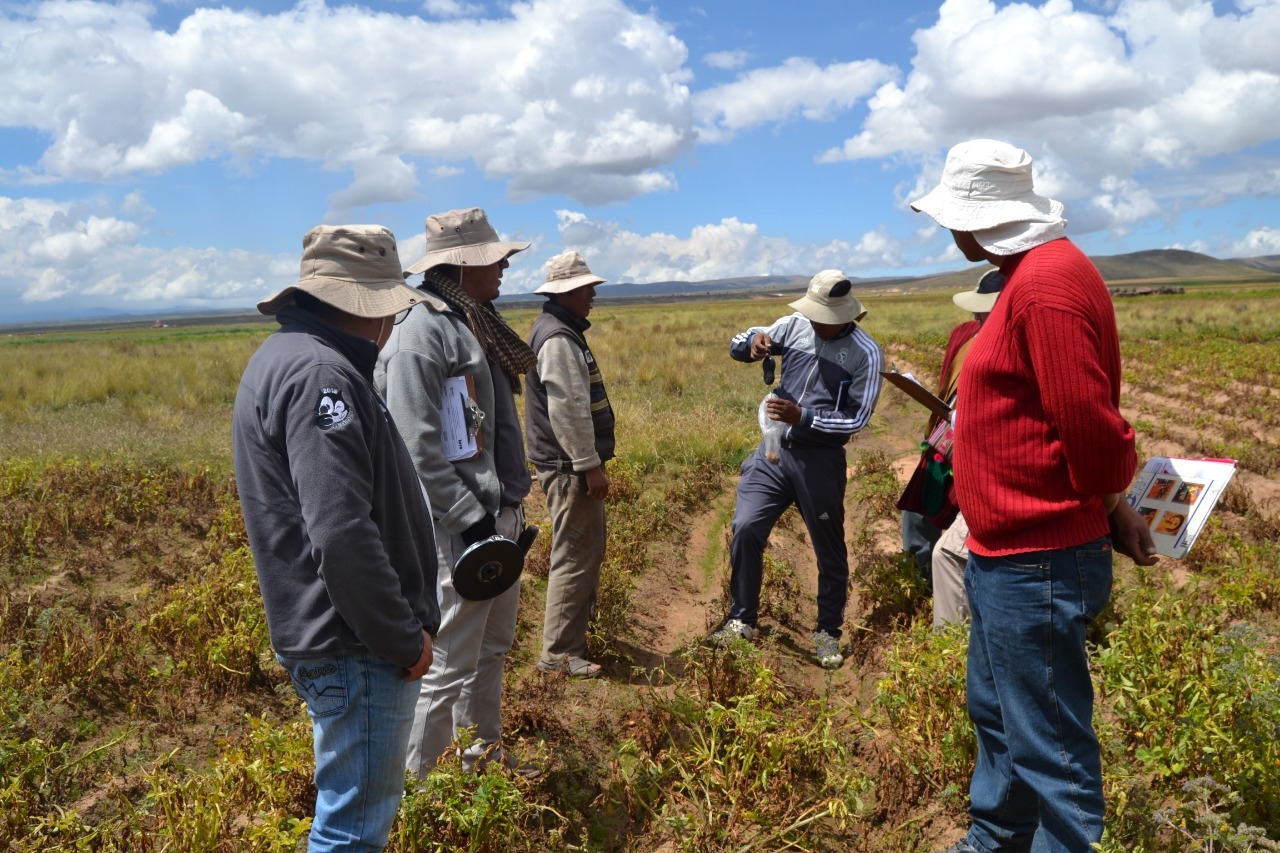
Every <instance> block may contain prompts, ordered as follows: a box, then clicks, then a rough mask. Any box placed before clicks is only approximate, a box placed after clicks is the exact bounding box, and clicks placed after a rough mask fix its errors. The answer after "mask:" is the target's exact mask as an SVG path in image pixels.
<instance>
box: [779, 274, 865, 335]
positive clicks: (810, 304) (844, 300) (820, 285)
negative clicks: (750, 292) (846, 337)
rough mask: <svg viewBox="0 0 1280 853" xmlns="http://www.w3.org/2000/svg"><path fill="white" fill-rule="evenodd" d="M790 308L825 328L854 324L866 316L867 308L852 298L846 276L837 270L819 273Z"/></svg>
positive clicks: (850, 284) (855, 298) (850, 285)
mask: <svg viewBox="0 0 1280 853" xmlns="http://www.w3.org/2000/svg"><path fill="white" fill-rule="evenodd" d="M790 307H792V308H794V309H796V310H797V311H799V312H800V313H801V314H803V315H804V316H805V317H807V318H808V319H810V320H811V321H813V322H814V323H827V324H829V325H836V324H843V323H856V322H858V321H860V320H861V319H862V318H863V317H865V316H867V309H866V308H863V307H862V303H861V302H859V301H858V297H856V296H854V295H853V284H852V283H851V282H850V281H849V277H848V276H846V275H845V274H844V273H842V272H840V270H823V271H822V272H820V273H818V274H817V275H815V276H814V277H813V278H811V279H810V280H809V289H808V290H807V291H805V294H804V296H803V297H801V298H800V299H797V300H796V301H795V302H792V303H791V306H790Z"/></svg>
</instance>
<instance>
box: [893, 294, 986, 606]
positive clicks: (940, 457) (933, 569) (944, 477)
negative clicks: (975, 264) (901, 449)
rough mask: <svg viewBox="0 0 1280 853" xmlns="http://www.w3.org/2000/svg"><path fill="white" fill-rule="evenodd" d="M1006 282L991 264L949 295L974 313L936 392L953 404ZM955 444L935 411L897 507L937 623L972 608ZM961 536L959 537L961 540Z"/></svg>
mask: <svg viewBox="0 0 1280 853" xmlns="http://www.w3.org/2000/svg"><path fill="white" fill-rule="evenodd" d="M1003 286H1004V275H1003V274H1002V273H1001V272H1000V271H999V270H995V269H991V270H987V271H986V272H984V273H983V274H982V277H981V278H979V279H978V286H977V287H975V288H974V289H973V290H962V291H960V292H959V293H957V294H955V295H954V296H952V297H951V301H952V302H954V303H955V304H956V307H957V308H961V309H963V310H965V311H968V312H970V313H971V314H973V319H972V320H967V321H965V322H963V323H960V324H959V325H957V326H956V327H955V328H953V329H952V330H951V334H950V335H949V336H948V338H947V348H946V351H945V352H944V354H943V357H942V370H941V375H940V376H939V378H938V392H937V397H938V398H939V399H941V400H945V401H947V402H948V403H950V404H951V405H952V407H953V408H954V406H955V403H956V389H957V388H958V387H959V384H960V370H961V368H962V367H964V359H965V356H966V355H967V354H968V352H969V347H970V346H971V345H972V343H973V339H974V338H975V337H976V336H977V334H978V330H979V329H981V328H982V324H983V323H984V322H986V319H987V316H988V315H990V314H991V309H992V308H993V307H994V306H995V304H996V298H997V297H998V296H999V295H1000V288H1001V287H1003ZM944 420H946V423H945V424H944V423H943V421H944ZM935 445H937V446H935ZM951 445H952V430H951V424H950V418H946V419H944V418H943V417H942V416H941V415H936V414H935V415H932V416H931V417H930V418H929V422H928V425H927V426H926V427H925V431H924V440H923V441H922V442H921V443H920V447H921V453H920V461H919V463H918V464H917V465H916V470H915V472H914V473H913V474H912V475H911V479H910V481H909V482H908V483H907V486H906V488H905V489H903V491H902V496H901V497H900V498H899V499H898V509H900V510H902V547H903V550H905V551H907V552H908V553H910V554H911V555H912V556H914V557H915V559H916V565H917V566H918V567H919V569H920V575H921V577H922V578H924V579H925V580H926V581H928V582H929V585H930V587H931V588H932V590H933V613H934V623H933V624H934V626H935V627H936V626H939V625H941V624H943V623H945V622H956V621H960V619H961V618H962V617H965V616H967V615H968V613H969V606H968V604H966V603H965V600H964V577H963V573H964V564H965V562H966V561H967V560H968V558H969V551H968V549H967V548H964V538H963V537H965V536H968V535H969V528H968V527H967V526H966V525H965V523H964V517H963V516H962V515H960V507H959V505H958V504H957V503H956V495H955V483H954V478H953V476H952V473H951ZM940 448H941V449H940ZM944 531H946V532H944ZM957 537H960V538H959V539H958V540H957ZM943 543H945V545H944V544H943ZM957 560H958V562H957ZM957 566H958V568H957Z"/></svg>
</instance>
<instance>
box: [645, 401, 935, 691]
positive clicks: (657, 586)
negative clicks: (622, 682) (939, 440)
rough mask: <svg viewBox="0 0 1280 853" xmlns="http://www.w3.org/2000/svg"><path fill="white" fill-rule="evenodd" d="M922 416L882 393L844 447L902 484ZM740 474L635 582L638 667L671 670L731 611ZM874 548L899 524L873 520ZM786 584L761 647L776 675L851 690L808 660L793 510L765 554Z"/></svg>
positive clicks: (810, 618)
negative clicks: (776, 660) (731, 550)
mask: <svg viewBox="0 0 1280 853" xmlns="http://www.w3.org/2000/svg"><path fill="white" fill-rule="evenodd" d="M925 420H926V416H925V414H924V413H923V410H922V409H921V407H920V406H919V405H918V404H916V403H915V402H913V401H911V400H909V399H908V398H906V397H905V395H902V394H901V393H900V392H897V391H895V390H893V389H891V388H887V387H886V389H885V391H884V392H883V394H882V396H881V401H880V405H879V407H878V409H877V412H876V415H875V417H874V418H873V421H872V424H871V426H870V427H868V429H867V430H865V431H864V432H863V433H862V434H860V435H859V436H856V437H855V438H854V440H853V441H851V442H850V444H849V446H848V448H847V451H848V455H849V458H850V459H851V460H853V459H856V458H857V457H858V455H860V454H867V453H871V454H883V455H884V456H885V457H886V458H887V459H888V460H889V462H890V465H891V467H892V469H893V470H894V472H895V474H896V475H897V477H898V479H899V482H900V483H905V482H906V479H907V477H908V476H909V474H910V472H911V470H912V468H913V467H914V465H915V460H916V457H917V453H918V449H917V442H918V441H919V435H918V434H919V432H920V431H922V430H923V428H924V423H925ZM736 483H737V478H736V477H734V478H726V481H725V482H724V484H723V486H722V488H721V489H720V491H719V493H718V494H717V495H716V496H715V498H713V499H712V500H711V502H710V505H709V506H708V507H707V508H706V509H705V510H704V511H703V512H701V513H699V514H698V515H695V516H692V517H691V518H690V519H689V522H688V530H687V533H686V534H685V536H684V539H683V541H682V542H681V543H680V544H678V545H676V546H674V547H658V548H655V549H654V552H653V553H652V554H651V558H652V564H651V566H650V567H649V569H648V570H647V571H646V572H645V574H644V576H643V577H641V578H638V579H637V586H636V589H635V592H634V600H635V602H636V608H635V610H636V615H635V620H634V624H633V630H634V634H635V637H634V641H635V645H634V646H633V648H632V649H631V652H632V655H633V657H635V658H636V660H635V663H636V664H637V665H639V666H654V665H658V664H670V663H671V656H672V655H673V654H674V653H676V652H678V651H679V650H680V649H681V648H684V647H687V646H688V645H689V644H690V643H693V642H698V641H700V640H701V638H703V637H705V636H706V634H707V633H708V632H709V631H711V630H713V629H714V628H715V627H716V626H718V625H719V623H720V621H721V620H722V619H723V618H724V613H725V610H726V609H727V606H728V598H727V591H726V590H727V584H728V574H729V559H728V544H729V532H728V531H729V523H730V521H731V519H732V515H733V509H734V502H735V494H734V489H735V486H736ZM853 493H854V488H853V482H852V480H851V483H850V488H849V490H848V493H847V497H846V513H845V538H846V541H852V540H853V539H855V538H856V536H857V535H858V534H859V533H860V532H861V530H862V527H863V525H864V524H866V523H867V520H866V513H865V511H864V508H863V507H861V506H858V505H857V504H856V503H855V501H854V498H853ZM877 525H878V527H884V530H883V531H878V533H877V536H876V539H875V544H874V547H875V548H876V549H877V550H881V549H883V550H885V551H886V552H893V551H896V550H897V549H898V548H899V547H900V544H899V539H898V536H899V533H898V530H897V527H896V524H895V523H892V522H888V521H886V520H884V519H881V520H878V521H877ZM766 553H767V555H768V557H769V559H770V562H771V563H772V564H773V566H775V567H779V568H776V569H774V571H777V572H779V573H780V576H781V577H782V581H783V583H784V586H786V587H787V588H786V589H785V590H784V592H783V594H782V596H781V597H782V599H783V600H781V601H779V602H778V603H777V605H776V606H777V607H778V608H780V609H781V610H782V611H784V612H783V613H782V614H781V615H774V614H770V615H768V616H764V617H762V619H761V628H762V644H763V645H764V646H765V647H766V648H767V649H768V652H769V653H770V654H775V655H778V656H780V657H781V658H782V661H781V662H782V664H783V666H782V667H780V668H779V670H778V671H779V672H781V673H783V674H784V680H785V681H786V682H787V683H788V684H791V685H792V686H793V687H795V688H797V689H800V690H803V691H806V692H818V691H822V690H825V689H830V688H832V687H834V688H836V689H837V690H839V691H841V692H843V691H844V690H846V689H848V690H853V691H857V690H859V689H860V683H861V680H862V676H861V675H860V674H859V673H858V672H857V671H856V669H855V667H853V666H851V665H846V666H845V667H844V668H842V669H841V670H838V671H837V672H835V673H827V672H825V671H824V670H822V669H820V668H819V667H818V666H816V665H815V664H814V663H813V662H812V660H811V654H812V649H811V645H812V644H811V641H810V639H809V633H810V631H811V630H812V628H813V623H814V620H815V619H816V613H817V604H816V597H817V585H818V576H817V564H816V561H815V559H814V554H813V549H812V547H811V545H810V544H809V541H808V535H807V531H806V530H805V527H804V523H803V521H802V520H801V519H800V517H799V514H798V513H796V512H795V510H794V509H793V510H789V511H788V512H787V513H786V514H784V516H783V517H782V519H781V520H780V521H779V523H778V525H777V526H776V527H775V529H774V532H773V535H772V536H771V538H770V544H769V549H768V551H767V552H766ZM861 609H862V608H861V607H860V603H859V601H858V588H857V583H856V579H855V583H854V585H853V588H852V589H851V591H850V600H849V608H848V613H849V614H850V625H848V626H847V627H850V628H853V627H854V626H853V625H852V622H854V621H856V620H855V619H854V616H855V615H856V614H858V613H860V612H861Z"/></svg>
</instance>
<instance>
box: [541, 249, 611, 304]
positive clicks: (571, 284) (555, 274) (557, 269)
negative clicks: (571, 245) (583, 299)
mask: <svg viewBox="0 0 1280 853" xmlns="http://www.w3.org/2000/svg"><path fill="white" fill-rule="evenodd" d="M546 269H547V282H546V284H544V285H542V286H541V287H539V288H538V289H537V290H535V291H534V293H541V294H544V295H548V294H552V293H568V292H569V291H570V290H577V289H578V288H579V287H586V286H587V285H588V284H604V282H605V279H603V278H601V277H600V276H598V275H596V274H595V273H593V272H591V270H590V269H588V268H587V262H586V261H585V260H583V258H582V253H581V252H577V251H574V250H572V249H571V250H569V251H568V252H562V253H561V254H559V255H556V256H555V257H553V258H550V259H548V260H547V263H546Z"/></svg>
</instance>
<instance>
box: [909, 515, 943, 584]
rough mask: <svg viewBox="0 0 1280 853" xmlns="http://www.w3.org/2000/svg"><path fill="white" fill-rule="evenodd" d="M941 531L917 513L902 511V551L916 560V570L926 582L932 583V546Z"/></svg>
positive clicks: (940, 534) (936, 541)
mask: <svg viewBox="0 0 1280 853" xmlns="http://www.w3.org/2000/svg"><path fill="white" fill-rule="evenodd" d="M940 536H942V531H941V530H939V529H938V528H936V527H934V526H933V522H932V521H930V520H929V519H927V518H925V517H924V516H923V515H921V514H920V513H918V512H912V511H911V510H909V509H904V510H903V511H902V550H904V551H906V552H907V553H908V554H910V555H911V556H912V557H915V558H916V568H918V569H920V577H922V578H924V580H925V581H926V582H929V583H932V582H933V546H934V545H936V544H937V543H938V538H939V537H940Z"/></svg>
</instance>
